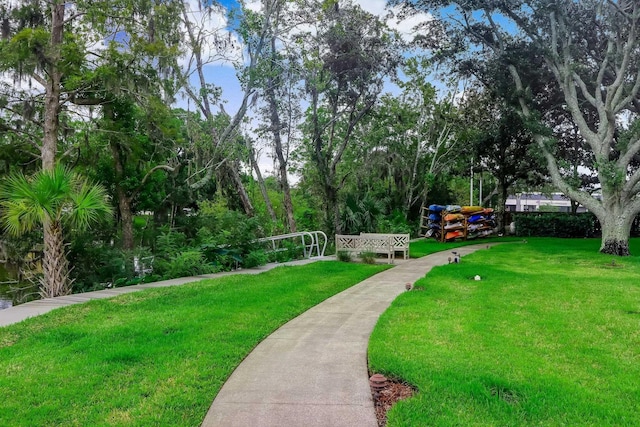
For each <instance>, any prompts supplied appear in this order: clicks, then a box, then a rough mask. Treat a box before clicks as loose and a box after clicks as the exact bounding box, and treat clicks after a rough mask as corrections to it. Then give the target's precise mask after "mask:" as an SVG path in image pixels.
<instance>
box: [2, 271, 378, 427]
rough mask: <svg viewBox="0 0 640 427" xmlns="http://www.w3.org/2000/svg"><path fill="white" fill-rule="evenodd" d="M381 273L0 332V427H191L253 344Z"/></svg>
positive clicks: (252, 283) (132, 300)
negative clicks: (322, 303)
mask: <svg viewBox="0 0 640 427" xmlns="http://www.w3.org/2000/svg"><path fill="white" fill-rule="evenodd" d="M385 268H387V266H374V265H362V264H345V263H339V262H317V263H313V264H309V265H305V266H298V267H280V268H277V269H274V270H271V271H268V272H265V273H262V274H260V275H257V276H253V275H236V276H228V277H225V278H222V279H216V280H208V281H203V282H198V283H195V284H190V285H183V286H178V287H171V288H163V289H152V290H146V291H142V292H138V293H133V294H128V295H124V296H120V297H117V298H114V299H110V300H101V301H92V302H89V303H87V304H82V305H77V306H71V307H67V308H64V309H60V310H55V311H53V312H51V313H49V314H46V315H43V316H39V317H35V318H32V319H29V320H27V321H25V322H23V323H21V324H17V325H12V326H9V327H6V328H0V396H1V397H0V426H12V427H13V426H30V427H32V426H45V425H46V426H54V425H55V426H65V427H66V426H104V425H108V426H172V427H173V426H198V425H200V423H201V422H202V420H203V418H204V416H205V414H206V412H207V410H208V408H209V406H210V405H211V402H212V401H213V398H214V397H215V395H216V394H217V393H218V391H219V390H220V387H221V386H222V384H223V383H224V382H225V380H226V379H227V378H228V376H229V375H230V374H231V372H232V371H233V370H234V368H235V367H236V366H237V365H238V364H239V363H240V362H241V361H242V360H243V358H244V357H245V356H246V355H247V354H248V353H249V352H250V351H251V350H252V349H253V348H254V347H255V346H256V345H257V344H258V343H259V342H260V341H261V340H263V339H264V338H265V337H267V336H268V335H269V334H270V333H271V332H272V331H273V330H275V329H277V328H278V327H279V326H280V325H282V324H283V323H285V322H287V321H288V320H290V319H292V318H293V317H295V316H297V315H298V314H300V313H302V312H304V311H305V310H307V309H308V308H310V307H312V306H314V305H316V304H318V303H319V302H321V301H323V300H325V299H326V298H328V297H330V296H332V295H334V294H336V293H338V292H340V291H342V290H344V289H346V288H348V287H350V286H352V285H354V284H356V283H358V282H360V281H362V280H363V279H365V278H366V277H369V276H371V275H373V274H375V273H377V272H380V271H381V270H383V269H385Z"/></svg>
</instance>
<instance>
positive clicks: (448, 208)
mask: <svg viewBox="0 0 640 427" xmlns="http://www.w3.org/2000/svg"><path fill="white" fill-rule="evenodd" d="M460 209H462V206H460V205H447V206H446V207H445V210H446V211H447V212H449V213H457V212H460Z"/></svg>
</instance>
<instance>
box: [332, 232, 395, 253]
mask: <svg viewBox="0 0 640 427" xmlns="http://www.w3.org/2000/svg"><path fill="white" fill-rule="evenodd" d="M391 247H392V246H391V241H390V239H389V236H383V235H379V234H378V235H367V236H364V235H359V236H350V235H342V234H336V250H338V251H339V250H360V251H372V252H373V251H376V250H384V251H389V250H391Z"/></svg>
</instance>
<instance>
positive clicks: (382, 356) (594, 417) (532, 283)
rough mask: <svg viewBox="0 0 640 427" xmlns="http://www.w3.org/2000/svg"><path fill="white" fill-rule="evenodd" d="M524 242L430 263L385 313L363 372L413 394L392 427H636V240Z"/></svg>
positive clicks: (639, 322)
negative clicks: (612, 252) (627, 249)
mask: <svg viewBox="0 0 640 427" xmlns="http://www.w3.org/2000/svg"><path fill="white" fill-rule="evenodd" d="M527 240H528V243H508V244H504V245H499V246H496V247H493V248H491V249H490V250H482V251H479V252H476V253H474V254H472V255H469V256H467V257H464V258H463V259H462V263H461V264H459V265H455V264H451V265H447V266H442V267H436V268H434V269H433V270H432V271H431V272H430V273H429V274H428V275H427V276H426V278H424V279H422V280H421V281H419V282H418V283H417V285H422V286H424V288H425V290H424V291H418V290H415V291H412V292H406V293H404V294H402V295H401V296H400V297H399V298H397V299H396V300H395V302H394V303H393V304H392V306H391V307H390V308H389V310H387V311H386V312H385V313H384V314H383V316H382V317H381V318H380V321H379V323H378V324H377V326H376V328H375V330H374V332H373V335H372V337H371V340H370V343H369V359H370V368H371V369H372V371H374V372H382V373H384V374H385V375H387V376H390V377H395V378H400V379H403V380H406V381H407V382H409V383H411V384H413V385H415V386H416V387H417V389H418V394H417V395H415V396H414V397H412V398H410V399H408V400H406V401H402V402H399V403H398V404H397V405H396V406H395V407H394V408H393V409H392V410H391V411H390V413H389V414H388V420H389V424H388V425H389V426H598V427H601V426H638V425H640V385H639V379H640V257H639V256H638V255H640V241H639V240H637V239H634V240H633V241H632V244H631V251H632V253H634V254H636V256H633V257H627V258H618V257H612V256H607V255H602V254H599V253H598V247H599V244H600V242H599V241H598V240H560V239H558V240H555V239H527ZM475 275H480V276H481V278H482V280H481V281H475V280H473V277H474V276H475Z"/></svg>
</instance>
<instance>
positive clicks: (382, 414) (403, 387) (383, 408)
mask: <svg viewBox="0 0 640 427" xmlns="http://www.w3.org/2000/svg"><path fill="white" fill-rule="evenodd" d="M388 381H389V382H388V384H389V385H387V387H385V388H384V390H382V391H381V392H380V393H378V395H377V396H376V393H374V392H373V390H372V391H371V394H372V395H373V404H374V407H375V410H376V418H378V426H380V427H384V426H386V425H387V411H389V409H391V407H392V406H393V405H394V404H395V403H396V402H397V401H399V400H402V399H407V398H409V397H411V396H413V395H414V393H415V390H414V389H413V387H411V386H410V385H409V384H407V383H404V382H401V381H394V380H388Z"/></svg>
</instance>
